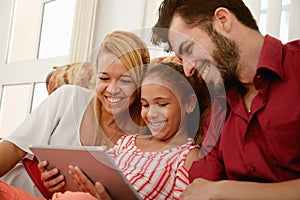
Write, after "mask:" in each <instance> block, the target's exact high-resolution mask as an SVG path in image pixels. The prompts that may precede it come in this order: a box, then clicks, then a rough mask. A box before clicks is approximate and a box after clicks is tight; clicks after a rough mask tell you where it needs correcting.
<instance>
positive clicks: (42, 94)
mask: <svg viewBox="0 0 300 200" xmlns="http://www.w3.org/2000/svg"><path fill="white" fill-rule="evenodd" d="M47 97H48V92H47V88H46V83H36V84H34V90H33V100H32V105H31V112H32V111H33V110H34V109H35V108H36V107H37V106H38V105H40V103H42V101H44V100H45V99H46V98H47Z"/></svg>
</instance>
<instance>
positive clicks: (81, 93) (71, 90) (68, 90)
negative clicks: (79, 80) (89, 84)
mask: <svg viewBox="0 0 300 200" xmlns="http://www.w3.org/2000/svg"><path fill="white" fill-rule="evenodd" d="M94 94H95V92H94V91H93V90H91V89H87V88H83V87H80V86H76V85H63V86H61V87H59V88H58V89H56V90H55V91H54V92H53V93H52V94H51V95H50V97H53V98H55V97H58V98H64V96H66V97H69V98H70V97H74V98H88V99H90V98H91V97H93V96H94Z"/></svg>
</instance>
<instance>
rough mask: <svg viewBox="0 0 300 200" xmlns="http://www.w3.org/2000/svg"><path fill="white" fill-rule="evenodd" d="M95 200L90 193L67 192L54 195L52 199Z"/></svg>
mask: <svg viewBox="0 0 300 200" xmlns="http://www.w3.org/2000/svg"><path fill="white" fill-rule="evenodd" d="M77 199H78V200H97V199H96V198H95V197H93V196H92V195H91V194H90V193H86V192H69V191H66V192H65V193H60V192H58V193H55V194H54V195H53V197H52V200H77Z"/></svg>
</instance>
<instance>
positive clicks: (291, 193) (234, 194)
mask: <svg viewBox="0 0 300 200" xmlns="http://www.w3.org/2000/svg"><path fill="white" fill-rule="evenodd" d="M299 188H300V179H296V180H291V181H285V182H278V183H257V182H243V181H229V180H223V181H216V182H214V181H208V180H205V179H201V178H199V179H195V181H194V182H193V183H192V184H190V185H189V186H188V187H187V188H186V190H185V191H184V192H183V193H182V195H181V198H180V199H182V200H195V199H203V200H205V199H232V200H234V199H245V200H246V199H261V200H264V199H266V200H269V199H275V200H276V199H278V200H280V199H286V200H288V199H300V190H299Z"/></svg>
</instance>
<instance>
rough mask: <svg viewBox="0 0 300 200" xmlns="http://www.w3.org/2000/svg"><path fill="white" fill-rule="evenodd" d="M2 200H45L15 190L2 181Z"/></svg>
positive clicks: (0, 195)
mask: <svg viewBox="0 0 300 200" xmlns="http://www.w3.org/2000/svg"><path fill="white" fill-rule="evenodd" d="M0 199H1V200H45V199H44V198H41V197H36V196H33V195H31V194H29V193H28V192H26V191H25V190H22V189H20V188H15V187H13V186H11V185H8V184H7V183H5V182H3V181H0Z"/></svg>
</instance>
